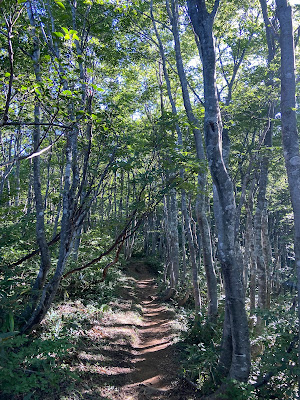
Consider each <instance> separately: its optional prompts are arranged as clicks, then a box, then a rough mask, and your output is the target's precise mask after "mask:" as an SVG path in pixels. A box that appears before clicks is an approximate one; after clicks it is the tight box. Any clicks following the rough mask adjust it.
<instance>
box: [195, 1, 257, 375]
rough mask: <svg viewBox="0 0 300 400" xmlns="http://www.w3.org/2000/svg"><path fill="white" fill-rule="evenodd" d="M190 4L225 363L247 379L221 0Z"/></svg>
mask: <svg viewBox="0 0 300 400" xmlns="http://www.w3.org/2000/svg"><path fill="white" fill-rule="evenodd" d="M187 3H188V10H189V15H190V18H191V21H192V24H193V27H194V30H195V32H196V34H197V36H198V37H199V40H200V44H201V49H202V62H203V78H204V99H205V121H204V132H205V141H206V151H207V158H208V164H209V166H210V171H211V175H212V178H213V182H214V184H215V186H216V189H217V193H218V197H219V201H220V208H221V211H222V213H221V216H222V218H221V220H220V222H221V224H220V226H218V231H222V233H221V235H219V259H220V263H221V268H222V274H223V279H224V283H225V293H226V310H228V311H227V313H228V315H226V318H229V321H230V330H231V332H230V335H231V340H229V336H228V334H229V333H228V334H227V335H226V338H225V340H223V343H222V350H221V360H222V363H223V366H224V363H225V362H226V364H227V365H228V364H229V365H230V371H229V375H230V377H231V378H233V379H236V380H239V381H246V380H247V379H248V376H249V372H250V343H249V332H248V321H247V315H246V311H245V299H244V287H243V280H242V266H241V265H239V264H238V263H237V257H236V253H235V226H234V225H235V219H236V205H235V199H234V191H233V184H232V181H231V179H230V176H229V174H228V172H227V169H226V167H225V164H224V160H223V156H222V121H221V115H220V110H219V104H218V96H217V89H216V59H215V48H214V39H213V22H214V17H215V14H216V12H217V9H218V6H219V1H215V4H214V7H213V10H212V12H211V13H208V11H207V9H206V4H205V1H204V0H198V1H196V0H188V2H187ZM226 318H225V321H226V320H227V319H226ZM227 321H228V320H227ZM225 328H226V327H224V330H225ZM229 344H230V345H231V346H232V349H231V350H232V351H230V348H229ZM230 353H231V357H230V360H229V359H228V358H229V354H230ZM224 355H225V356H224ZM223 366H222V367H223Z"/></svg>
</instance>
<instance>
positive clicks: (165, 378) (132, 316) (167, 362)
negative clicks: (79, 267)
mask: <svg viewBox="0 0 300 400" xmlns="http://www.w3.org/2000/svg"><path fill="white" fill-rule="evenodd" d="M125 273H126V279H125V280H124V285H123V286H122V288H121V293H120V298H119V299H118V300H117V301H116V302H113V303H112V304H110V307H111V311H109V312H106V313H104V316H103V317H102V318H101V319H100V320H98V321H97V319H95V320H94V321H92V322H91V325H90V329H89V330H88V331H85V335H84V337H82V338H81V339H82V340H81V341H80V342H81V345H80V348H79V349H77V351H76V353H77V354H76V359H73V362H72V365H73V366H72V368H73V370H74V371H75V372H77V373H79V374H80V376H81V381H80V382H79V383H78V384H76V390H73V391H72V394H70V393H69V395H67V396H63V397H60V398H61V399H64V400H70V399H85V400H146V399H153V400H154V399H172V400H192V399H195V398H196V396H195V393H194V392H193V390H192V389H191V388H189V387H188V386H186V385H185V384H184V381H183V380H182V379H180V377H179V376H180V374H179V357H178V349H177V345H176V338H178V334H179V332H180V329H181V327H180V323H178V320H177V318H176V314H175V312H174V310H172V308H171V307H170V306H168V305H166V304H164V303H162V302H160V301H159V299H158V297H157V286H156V282H155V277H154V275H153V273H152V272H151V270H150V269H149V268H148V267H147V265H145V264H144V263H143V262H139V261H135V262H134V263H131V264H130V265H129V266H128V267H127V269H126V271H125Z"/></svg>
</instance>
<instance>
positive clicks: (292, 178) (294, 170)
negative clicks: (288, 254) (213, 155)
mask: <svg viewBox="0 0 300 400" xmlns="http://www.w3.org/2000/svg"><path fill="white" fill-rule="evenodd" d="M276 5H277V15H278V19H279V23H280V47H281V127H282V142H283V153H284V158H285V165H286V170H287V176H288V184H289V190H290V195H291V201H292V206H293V211H294V230H295V231H294V233H295V239H294V251H295V263H296V268H297V278H298V282H297V289H298V320H299V321H300V153H299V137H298V131H297V119H296V80H295V48H294V33H293V18H292V8H291V6H290V5H288V2H287V0H276ZM298 357H299V358H298V368H299V365H300V329H299V351H298ZM298 386H299V387H298V390H299V393H298V396H299V397H300V374H299V382H298Z"/></svg>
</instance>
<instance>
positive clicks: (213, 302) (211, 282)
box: [157, 0, 218, 319]
mask: <svg viewBox="0 0 300 400" xmlns="http://www.w3.org/2000/svg"><path fill="white" fill-rule="evenodd" d="M166 6H167V11H168V15H169V19H170V22H171V25H172V33H173V38H174V44H175V55H176V66H177V71H178V75H179V79H180V83H181V90H182V96H183V102H184V107H185V111H186V115H187V117H188V120H189V122H190V124H191V125H192V126H193V133H194V139H195V145H196V151H197V157H198V160H199V163H200V166H201V168H203V167H204V165H206V158H205V152H204V148H203V143H202V134H201V131H200V129H199V126H200V125H199V121H198V120H197V118H196V117H195V115H194V113H193V109H192V106H191V101H190V96H189V92H188V84H187V79H186V74H185V71H184V67H183V62H182V56H181V48H180V35H179V30H178V5H177V3H176V1H175V0H171V7H170V6H169V2H168V0H167V1H166ZM157 36H158V34H157ZM160 51H161V55H162V58H164V52H163V47H162V44H161V42H160ZM165 75H167V73H165ZM168 81H169V80H168V79H166V82H167V87H168V86H170V85H169V83H168ZM168 91H169V92H171V91H170V89H169V90H168ZM169 97H170V100H171V97H172V95H171V93H170V94H169ZM173 103H174V102H173ZM171 104H172V102H171ZM172 111H173V113H174V114H175V115H176V113H177V111H176V107H175V103H174V104H172ZM177 134H178V136H179V143H180V142H181V145H182V138H181V139H180V137H181V133H180V132H179V130H178V128H177ZM206 184H207V179H206V174H205V173H204V172H201V173H199V174H198V195H197V200H196V216H197V222H198V224H199V229H200V233H201V245H202V246H201V247H202V251H203V263H204V268H205V274H206V281H207V297H208V316H209V318H211V319H214V318H215V317H216V315H217V313H218V293H217V279H216V274H215V269H214V263H213V258H212V244H211V236H210V226H209V223H208V220H207V216H206V212H207V209H206V208H207V207H206V198H205V189H206Z"/></svg>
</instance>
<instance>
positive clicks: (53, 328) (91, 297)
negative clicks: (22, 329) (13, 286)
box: [0, 269, 122, 400]
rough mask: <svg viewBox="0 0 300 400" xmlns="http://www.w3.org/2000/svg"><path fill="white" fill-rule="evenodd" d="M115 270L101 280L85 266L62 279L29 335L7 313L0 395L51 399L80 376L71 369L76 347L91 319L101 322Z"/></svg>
mask: <svg viewBox="0 0 300 400" xmlns="http://www.w3.org/2000/svg"><path fill="white" fill-rule="evenodd" d="M120 280H122V276H121V272H120V271H118V270H117V269H115V270H111V271H110V272H109V274H108V276H107V279H106V280H105V282H101V275H100V274H99V272H98V273H97V272H95V271H88V272H87V273H85V274H82V275H81V276H80V277H78V276H77V277H75V276H74V277H72V278H71V279H69V280H68V281H66V282H64V283H63V285H62V287H61V289H60V292H59V294H58V297H57V299H56V302H55V303H54V304H53V306H52V307H51V309H50V310H49V312H48V313H47V315H46V317H45V319H44V321H43V322H42V324H41V325H40V326H39V327H38V328H37V329H36V330H35V331H33V332H32V333H31V334H30V335H18V332H17V331H14V329H16V328H15V326H14V320H13V316H11V315H8V316H7V318H4V319H3V321H2V325H1V327H0V328H1V332H2V333H0V398H1V400H29V399H32V400H34V399H57V398H59V394H61V393H62V392H66V393H67V392H68V391H71V390H72V389H73V387H74V385H75V382H76V383H78V381H79V379H80V376H79V375H78V374H75V373H74V372H73V371H72V364H73V359H74V356H75V354H76V348H77V347H78V346H79V345H80V340H81V337H82V334H83V333H84V332H86V330H88V329H89V328H90V326H91V321H93V320H94V321H95V320H97V321H101V318H102V316H103V315H104V313H105V312H108V311H109V309H110V308H109V305H108V304H109V302H110V301H112V300H114V299H115V298H116V297H117V293H118V285H119V284H120V283H119V282H120Z"/></svg>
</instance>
